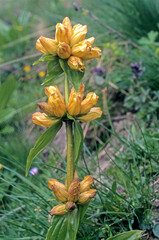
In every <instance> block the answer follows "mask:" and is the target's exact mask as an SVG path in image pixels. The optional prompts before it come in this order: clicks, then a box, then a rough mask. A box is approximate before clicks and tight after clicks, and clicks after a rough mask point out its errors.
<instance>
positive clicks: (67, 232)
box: [46, 204, 88, 240]
mask: <svg viewBox="0 0 159 240" xmlns="http://www.w3.org/2000/svg"><path fill="white" fill-rule="evenodd" d="M87 207H88V204H86V205H84V206H79V207H78V208H76V209H75V210H73V211H72V212H68V213H67V214H65V215H63V216H54V217H53V218H52V225H51V227H50V228H49V230H48V233H47V236H46V240H55V239H56V240H75V239H76V235H77V231H78V227H79V224H80V223H81V221H82V219H83V217H84V215H85V212H86V210H87Z"/></svg>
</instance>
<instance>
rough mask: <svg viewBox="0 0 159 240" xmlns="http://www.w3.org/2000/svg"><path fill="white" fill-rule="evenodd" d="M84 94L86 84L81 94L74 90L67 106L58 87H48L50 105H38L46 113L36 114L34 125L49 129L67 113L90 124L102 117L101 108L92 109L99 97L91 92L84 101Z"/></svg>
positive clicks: (46, 91)
mask: <svg viewBox="0 0 159 240" xmlns="http://www.w3.org/2000/svg"><path fill="white" fill-rule="evenodd" d="M83 93H84V84H81V86H80V90H79V92H76V91H75V89H74V88H72V89H71V93H70V97H69V101H68V104H67V106H66V105H65V101H64V98H63V96H62V94H61V93H60V91H59V89H58V87H57V86H56V85H54V86H49V87H46V88H45V94H46V95H47V96H48V103H45V102H42V103H38V106H39V108H40V109H41V110H42V111H43V112H44V113H39V112H37V113H34V114H33V117H32V121H33V123H35V124H37V125H40V126H44V127H49V126H51V125H52V124H54V123H56V122H57V121H58V119H60V118H62V117H63V116H65V115H66V113H67V112H68V114H69V115H71V116H73V117H75V118H76V119H78V120H80V121H81V122H88V121H91V120H93V119H96V118H99V117H101V115H102V111H101V109H100V108H99V107H94V108H92V107H93V106H94V105H95V104H96V103H97V101H98V96H97V95H96V94H95V93H94V92H90V93H88V94H87V96H86V98H85V99H84V100H83Z"/></svg>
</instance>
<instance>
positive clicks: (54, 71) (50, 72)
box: [42, 58, 63, 85]
mask: <svg viewBox="0 0 159 240" xmlns="http://www.w3.org/2000/svg"><path fill="white" fill-rule="evenodd" d="M62 73H63V70H62V68H61V67H60V64H59V61H58V59H57V58H56V59H54V60H53V61H49V62H48V65H47V75H46V78H45V81H44V82H43V83H42V85H48V84H50V83H52V81H54V80H55V79H57V78H58V77H59V75H60V74H62Z"/></svg>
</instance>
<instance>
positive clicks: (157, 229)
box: [152, 223, 159, 238]
mask: <svg viewBox="0 0 159 240" xmlns="http://www.w3.org/2000/svg"><path fill="white" fill-rule="evenodd" d="M152 231H153V234H154V235H155V237H158V238H159V223H155V225H154V226H153V230H152Z"/></svg>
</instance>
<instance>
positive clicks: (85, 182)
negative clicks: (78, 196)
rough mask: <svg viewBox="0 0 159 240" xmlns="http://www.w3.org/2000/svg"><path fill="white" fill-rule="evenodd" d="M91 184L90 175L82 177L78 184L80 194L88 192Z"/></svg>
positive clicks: (91, 177)
mask: <svg viewBox="0 0 159 240" xmlns="http://www.w3.org/2000/svg"><path fill="white" fill-rule="evenodd" d="M92 183H93V176H92V175H89V176H86V177H84V180H83V181H82V182H80V193H82V192H86V191H88V190H90V187H91V184H92Z"/></svg>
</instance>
